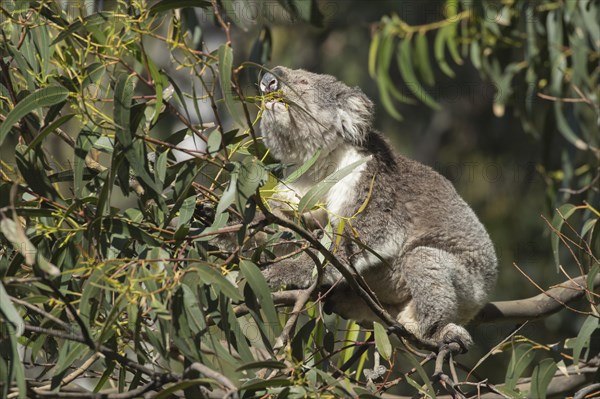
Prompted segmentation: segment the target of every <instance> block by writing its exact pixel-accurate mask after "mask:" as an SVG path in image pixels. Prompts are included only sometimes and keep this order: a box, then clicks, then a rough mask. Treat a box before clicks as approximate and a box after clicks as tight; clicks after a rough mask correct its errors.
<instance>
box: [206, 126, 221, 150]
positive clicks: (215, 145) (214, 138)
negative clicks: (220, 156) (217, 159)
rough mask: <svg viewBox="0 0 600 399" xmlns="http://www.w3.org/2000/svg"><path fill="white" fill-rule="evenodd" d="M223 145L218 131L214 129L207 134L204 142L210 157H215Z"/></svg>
mask: <svg viewBox="0 0 600 399" xmlns="http://www.w3.org/2000/svg"><path fill="white" fill-rule="evenodd" d="M222 144H223V135H222V134H221V132H220V131H219V130H218V129H214V130H213V131H212V132H210V133H209V135H208V139H207V141H206V149H207V151H208V153H209V154H210V155H211V156H215V155H216V154H217V153H218V152H219V150H220V149H221V145H222Z"/></svg>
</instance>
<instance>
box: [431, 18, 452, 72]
mask: <svg viewBox="0 0 600 399" xmlns="http://www.w3.org/2000/svg"><path fill="white" fill-rule="evenodd" d="M448 33H449V30H448V28H447V27H444V28H441V29H440V30H439V31H438V33H437V35H436V36H435V41H434V42H433V54H434V55H435V59H436V61H437V63H438V66H439V67H440V69H441V70H442V72H444V73H445V74H446V75H447V76H449V77H451V78H454V77H455V76H456V74H455V73H454V71H453V70H452V68H450V66H449V65H448V62H446V52H445V50H446V46H445V45H446V40H447V38H448Z"/></svg>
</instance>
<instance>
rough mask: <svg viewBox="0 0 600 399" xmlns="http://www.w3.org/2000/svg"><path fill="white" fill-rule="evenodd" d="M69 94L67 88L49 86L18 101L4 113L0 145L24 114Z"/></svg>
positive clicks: (52, 103)
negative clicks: (6, 113)
mask: <svg viewBox="0 0 600 399" xmlns="http://www.w3.org/2000/svg"><path fill="white" fill-rule="evenodd" d="M68 96H69V90H67V89H65V88H64V87H62V86H51V87H45V88H43V89H39V90H37V91H34V92H33V93H31V94H29V95H28V96H27V97H25V98H24V99H22V100H21V101H19V103H18V104H17V105H16V106H15V107H14V108H13V109H12V110H11V111H10V112H9V113H8V115H6V119H5V120H4V121H3V122H2V124H1V125H0V145H2V143H3V142H4V140H5V139H6V136H7V134H8V132H10V130H11V129H12V126H13V125H14V124H15V123H17V122H18V121H19V120H20V119H21V118H23V117H24V116H25V115H27V114H29V113H30V112H32V111H33V110H35V109H37V108H39V107H49V106H51V105H54V104H58V103H59V102H61V101H64V100H65V99H66V98H67V97H68Z"/></svg>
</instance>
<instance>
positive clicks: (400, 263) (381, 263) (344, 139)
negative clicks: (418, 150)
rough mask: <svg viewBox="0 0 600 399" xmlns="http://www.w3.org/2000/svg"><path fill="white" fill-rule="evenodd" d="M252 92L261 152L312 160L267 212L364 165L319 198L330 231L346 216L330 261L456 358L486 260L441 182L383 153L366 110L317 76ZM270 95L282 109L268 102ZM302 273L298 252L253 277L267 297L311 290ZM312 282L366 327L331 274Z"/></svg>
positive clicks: (478, 298)
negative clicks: (256, 97)
mask: <svg viewBox="0 0 600 399" xmlns="http://www.w3.org/2000/svg"><path fill="white" fill-rule="evenodd" d="M260 89H261V91H262V92H263V94H265V95H266V96H265V97H264V100H263V102H264V104H263V105H264V112H263V115H262V119H261V122H260V128H261V131H262V135H263V138H264V141H265V144H266V146H267V147H268V148H269V149H270V151H271V154H272V155H273V156H274V157H275V158H277V159H279V160H280V161H282V162H285V163H293V164H297V165H302V164H303V163H304V162H306V161H307V160H308V159H310V158H311V157H312V156H313V155H314V154H315V153H316V151H317V150H320V151H321V152H320V156H319V159H318V160H317V161H316V162H315V164H314V165H313V166H312V167H311V169H310V170H309V171H308V173H305V174H304V175H303V176H302V177H301V178H300V179H298V180H297V181H295V182H294V183H292V184H290V185H288V186H286V187H280V189H281V190H280V193H279V194H278V197H277V198H275V200H281V203H280V204H279V205H276V206H279V207H282V208H286V207H288V206H289V204H290V203H291V204H294V203H296V204H297V202H298V201H299V199H300V198H302V196H303V195H304V194H306V193H307V191H308V190H309V189H310V188H311V187H313V186H314V185H315V184H316V183H317V182H319V181H321V180H322V179H323V178H325V177H326V176H328V175H329V174H331V173H332V172H333V171H335V170H336V169H337V170H339V169H341V168H343V167H345V166H348V165H351V164H352V163H354V162H356V161H358V160H364V162H363V163H362V164H360V165H359V166H358V167H356V168H355V169H354V170H353V171H352V172H351V173H350V174H348V175H346V176H345V177H344V178H342V179H341V180H340V181H339V182H337V183H336V184H335V185H333V187H332V188H331V189H330V190H329V191H328V192H327V193H325V195H324V196H323V197H322V198H321V199H320V200H321V202H322V203H324V204H325V208H326V209H327V211H328V216H329V221H330V223H331V224H332V227H333V229H332V231H333V232H334V233H335V232H336V231H338V225H339V223H340V220H341V218H352V219H351V220H349V222H347V223H346V224H345V227H344V232H343V237H342V238H341V241H340V242H339V244H338V246H337V248H336V255H337V256H338V258H339V259H340V260H341V261H342V262H343V263H345V264H346V265H347V266H348V267H350V268H351V269H354V270H355V271H356V272H357V273H359V274H360V275H361V276H362V277H363V278H364V280H365V281H366V283H367V284H368V286H369V288H370V289H371V290H372V291H373V292H374V293H375V294H376V296H377V298H378V299H379V301H380V303H381V304H382V305H383V307H384V308H385V309H386V310H387V311H388V312H389V313H390V314H391V315H392V317H394V318H395V319H396V320H397V321H398V322H399V323H400V324H401V325H402V326H404V327H405V328H406V329H407V330H408V331H409V332H411V333H412V334H413V335H415V336H416V337H417V338H418V339H419V340H421V341H422V342H424V343H427V344H429V345H437V346H441V345H443V344H447V343H451V342H456V343H458V344H460V345H461V346H462V347H463V348H464V349H467V348H468V347H469V345H470V344H471V343H472V339H471V337H470V335H469V333H468V332H467V330H466V329H465V328H464V327H462V325H464V324H465V323H466V322H468V321H469V320H470V319H471V318H472V317H473V316H474V315H475V314H476V313H477V312H478V311H479V309H480V308H481V307H483V305H484V304H485V303H486V302H487V300H488V295H489V294H490V292H491V291H492V289H493V287H494V284H495V281H496V274H497V270H496V269H497V260H496V255H495V252H494V247H493V244H492V242H491V240H490V238H489V236H488V234H487V232H486V230H485V228H484V227H483V225H482V224H481V223H480V222H479V220H478V219H477V216H476V215H475V213H474V212H473V211H472V210H471V208H470V207H469V206H468V205H467V204H466V203H465V202H464V201H463V200H462V199H461V197H460V196H459V195H458V194H457V192H456V191H455V189H454V188H453V186H452V184H451V183H450V182H449V181H448V180H446V179H445V178H444V177H442V176H441V175H439V174H438V173H437V172H435V171H433V170H432V169H431V168H429V167H427V166H425V165H422V164H420V163H418V162H416V161H413V160H410V159H407V158H404V157H403V156H400V155H398V154H395V153H394V152H393V150H392V148H391V146H390V144H388V142H387V141H386V140H385V139H384V138H383V137H382V135H381V134H380V133H378V132H376V131H375V130H374V129H373V128H372V118H373V103H372V102H371V101H370V100H369V99H368V98H367V97H366V96H365V95H364V94H363V93H362V91H361V90H360V89H358V88H350V87H348V86H346V85H345V84H344V83H342V82H339V81H337V80H336V79H335V78H334V77H332V76H329V75H319V74H314V73H310V72H307V71H304V70H292V69H288V68H284V67H276V68H274V69H273V70H272V73H266V74H265V75H264V76H263V77H262V79H261V81H260ZM277 94H280V95H281V100H282V101H279V100H278V99H274V98H276V97H277ZM332 165H333V167H332ZM365 203H366V207H364V209H362V211H360V212H358V211H359V208H361V207H362V206H364V204H365ZM271 205H273V203H271ZM350 225H351V228H350V227H349V226H350ZM335 241H336V240H335V238H334V239H333V242H335ZM366 248H370V249H371V251H370V250H368V249H366ZM373 252H375V253H377V255H375V254H374V253H373ZM314 267H315V263H314V262H313V260H312V258H311V257H310V256H309V255H307V254H302V255H300V256H299V257H296V258H291V259H286V260H284V261H282V262H279V263H275V264H273V265H271V266H269V267H267V268H266V269H264V271H263V273H264V275H265V277H266V279H267V281H268V283H269V285H270V286H271V287H272V288H273V289H277V288H281V287H286V288H306V287H308V286H310V284H311V282H312V281H314V280H313V279H314V273H313V270H314ZM323 280H324V281H323V282H322V284H323V285H325V286H334V285H335V286H334V289H333V290H332V291H331V293H330V294H329V297H328V303H329V304H331V305H332V306H333V307H332V310H333V311H334V312H335V313H337V314H340V315H341V316H343V317H345V318H350V319H354V320H357V321H359V322H371V321H377V320H378V319H377V317H376V316H375V315H374V313H373V312H372V311H371V310H370V309H369V308H368V307H367V305H366V304H365V303H364V302H363V301H362V300H361V299H360V298H359V297H358V296H357V295H356V294H355V293H353V292H352V290H351V289H350V288H349V287H348V285H347V284H344V282H343V281H341V282H340V281H339V280H343V279H342V277H341V274H340V273H339V272H338V271H337V270H336V269H335V268H334V267H331V266H329V267H326V268H325V273H324V278H323ZM336 283H337V284H336Z"/></svg>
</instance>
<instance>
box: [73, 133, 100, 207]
mask: <svg viewBox="0 0 600 399" xmlns="http://www.w3.org/2000/svg"><path fill="white" fill-rule="evenodd" d="M99 138H100V135H99V134H98V133H96V132H93V131H90V130H87V129H85V128H84V129H83V130H82V131H81V132H79V135H78V136H77V140H76V141H75V150H74V155H75V158H74V159H73V186H74V188H75V195H76V196H77V198H81V197H82V195H83V172H84V169H85V158H86V157H87V154H88V152H89V151H90V149H91V148H92V147H93V146H94V143H95V142H96V141H97V140H98V139H99Z"/></svg>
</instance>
